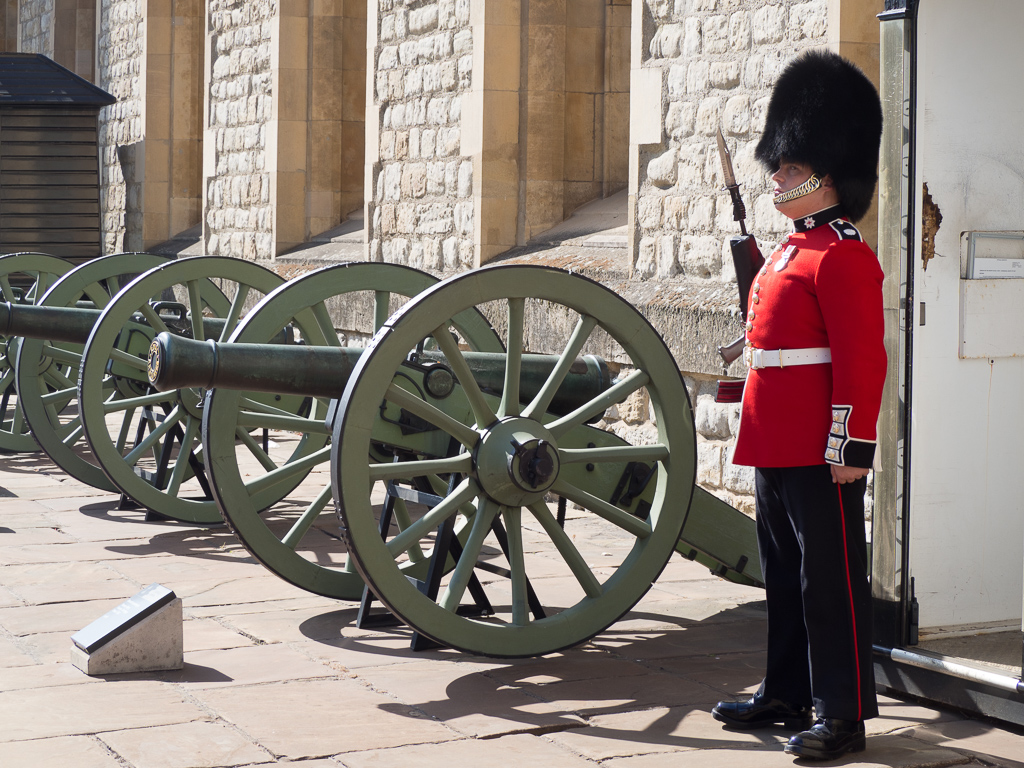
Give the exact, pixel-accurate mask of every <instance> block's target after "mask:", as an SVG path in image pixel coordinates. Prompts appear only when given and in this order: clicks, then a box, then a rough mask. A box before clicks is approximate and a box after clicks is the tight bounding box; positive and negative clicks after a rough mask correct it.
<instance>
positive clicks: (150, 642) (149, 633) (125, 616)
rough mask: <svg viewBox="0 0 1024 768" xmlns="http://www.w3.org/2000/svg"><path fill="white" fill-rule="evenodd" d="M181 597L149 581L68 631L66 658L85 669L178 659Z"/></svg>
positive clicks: (151, 668)
mask: <svg viewBox="0 0 1024 768" xmlns="http://www.w3.org/2000/svg"><path fill="white" fill-rule="evenodd" d="M183 639H184V638H183V629H182V610H181V598H180V597H176V596H175V594H174V592H172V591H171V590H169V589H167V588H166V587H164V586H162V585H160V584H150V585H149V586H148V587H146V588H145V589H144V590H142V591H141V592H138V593H137V594H135V595H133V596H132V597H130V598H128V599H127V600H125V601H124V602H123V603H121V605H119V606H117V607H116V608H114V609H112V610H110V611H108V612H107V613H105V614H103V616H101V617H100V618H98V619H96V621H94V622H92V623H91V624H90V625H89V626H87V627H85V628H84V629H81V630H79V631H78V632H76V633H75V634H74V635H72V637H71V643H72V645H71V663H72V664H74V665H75V666H76V667H78V668H79V669H80V670H82V671H83V672H85V674H87V675H109V674H118V673H124V672H155V671H158V670H164V669H181V668H182V666H183V665H184V650H183V649H184V643H183Z"/></svg>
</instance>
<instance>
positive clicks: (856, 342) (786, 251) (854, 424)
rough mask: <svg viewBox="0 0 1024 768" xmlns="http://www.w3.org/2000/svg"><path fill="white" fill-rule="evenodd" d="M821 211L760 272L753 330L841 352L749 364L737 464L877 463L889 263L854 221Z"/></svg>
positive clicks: (764, 341)
mask: <svg viewBox="0 0 1024 768" xmlns="http://www.w3.org/2000/svg"><path fill="white" fill-rule="evenodd" d="M821 213H822V214H833V215H834V211H833V210H829V211H822V212H821ZM816 215H818V214H815V215H812V216H809V217H806V218H805V219H801V220H798V221H797V222H796V225H797V230H798V231H796V232H794V233H792V234H791V235H789V236H788V237H786V238H785V239H784V240H783V241H782V242H781V243H780V244H779V246H778V248H777V249H776V250H775V252H774V253H772V255H771V256H770V257H769V258H768V260H767V261H766V262H765V265H764V267H763V268H762V269H761V270H760V272H759V273H758V275H757V278H756V280H755V281H754V285H752V286H751V289H750V310H749V312H748V315H747V333H746V339H747V344H748V345H752V346H754V347H758V348H760V349H803V348H811V347H828V348H830V350H831V354H832V362H831V364H829V363H819V364H814V365H801V366H789V367H786V368H777V367H776V368H761V369H758V370H751V371H750V372H749V374H748V375H747V381H746V386H745V388H744V393H743V410H742V416H741V420H740V431H739V435H738V437H737V439H736V449H735V452H734V454H733V459H732V460H733V462H734V463H735V464H744V465H748V466H754V467H796V466H808V465H812V464H823V463H829V464H845V465H848V466H855V467H870V466H871V464H872V459H873V456H874V450H875V440H876V435H875V425H876V422H877V420H878V409H879V407H880V405H881V401H882V385H883V383H884V382H885V370H886V356H885V348H884V346H883V341H882V337H883V326H884V320H883V314H882V269H881V267H880V266H879V264H878V258H877V257H876V256H875V254H874V253H873V252H872V250H871V249H870V248H869V247H868V246H867V245H866V244H865V243H864V241H863V239H862V238H861V235H860V232H858V231H857V228H856V227H854V226H853V225H852V224H851V223H850V222H849V221H846V220H845V219H833V220H831V221H829V220H828V218H831V217H825V216H823V217H822V220H821V222H820V223H819V222H817V221H814V218H815V216H816ZM800 230H803V231H800Z"/></svg>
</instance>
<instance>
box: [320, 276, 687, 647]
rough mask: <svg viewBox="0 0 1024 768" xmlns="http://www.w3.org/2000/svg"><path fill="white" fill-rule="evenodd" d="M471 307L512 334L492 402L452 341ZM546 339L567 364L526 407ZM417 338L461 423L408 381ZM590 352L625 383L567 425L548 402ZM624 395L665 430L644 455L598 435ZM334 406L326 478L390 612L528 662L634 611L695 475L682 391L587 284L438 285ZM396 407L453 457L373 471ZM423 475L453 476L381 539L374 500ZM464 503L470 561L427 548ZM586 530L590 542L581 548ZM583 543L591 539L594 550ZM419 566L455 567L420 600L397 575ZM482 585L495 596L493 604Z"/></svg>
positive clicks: (670, 362) (400, 318)
mask: <svg viewBox="0 0 1024 768" xmlns="http://www.w3.org/2000/svg"><path fill="white" fill-rule="evenodd" d="M472 307H479V308H481V311H483V312H484V313H485V314H486V315H488V316H489V317H491V318H492V322H494V324H495V325H496V326H497V327H504V328H505V329H507V330H506V331H505V333H506V334H507V335H506V347H507V349H508V354H507V358H506V361H505V366H504V369H505V370H504V376H505V383H504V387H503V390H502V392H503V394H502V396H501V399H500V400H499V399H498V398H497V397H493V396H491V395H489V394H488V393H486V392H484V391H482V390H481V389H480V388H479V387H478V386H476V384H475V382H474V379H473V376H472V375H471V373H470V372H469V370H468V367H469V366H468V364H467V362H466V359H465V358H464V356H463V355H462V354H461V351H460V349H459V346H458V344H457V343H456V342H455V341H454V339H453V338H452V336H451V334H450V333H448V329H449V327H450V325H451V318H452V317H453V316H454V315H455V314H457V313H458V312H461V311H465V310H466V309H469V308H472ZM543 334H546V337H547V338H548V339H556V340H558V341H557V345H558V346H559V347H560V355H559V357H558V363H557V365H555V367H554V369H553V371H552V372H551V374H550V375H549V376H548V377H547V380H546V382H545V383H544V385H543V386H542V387H541V388H540V390H539V392H538V393H537V394H536V396H535V397H533V398H532V399H531V400H530V401H529V402H528V403H527V404H525V405H524V404H521V403H520V391H521V390H520V373H519V372H520V364H521V362H522V361H523V359H524V358H523V352H524V351H525V350H527V349H528V348H532V349H533V351H544V350H538V349H537V347H540V346H541V345H542V342H541V340H540V339H541V338H542V335H543ZM425 336H430V337H432V338H433V339H435V340H436V341H437V343H438V345H439V347H440V348H441V350H442V351H443V352H444V354H445V355H446V357H447V359H448V361H449V366H450V368H451V370H452V371H453V372H454V374H455V377H456V378H457V380H458V382H459V384H460V385H461V388H462V391H463V393H464V400H465V401H466V402H467V403H468V408H467V409H465V410H468V413H467V414H466V417H465V418H464V419H461V420H460V419H458V418H455V416H453V414H455V413H457V412H458V409H456V408H454V407H452V406H448V405H446V401H445V400H444V399H440V398H434V397H432V396H429V395H428V394H425V393H424V392H423V391H422V389H420V388H418V387H416V386H413V387H410V386H409V385H408V383H407V381H408V380H409V379H410V378H411V377H412V373H411V369H410V368H409V366H408V365H407V364H406V363H405V359H406V356H407V354H408V352H409V350H410V349H413V348H416V346H417V345H418V344H419V343H420V342H421V340H422V339H423V338H424V337H425ZM549 343H550V342H549ZM584 350H587V351H590V352H593V353H600V354H602V356H603V357H604V358H605V359H606V360H610V361H613V362H614V363H616V364H618V365H619V366H620V368H619V375H618V378H617V380H616V381H615V382H614V383H613V384H612V386H611V387H610V388H609V389H607V390H605V391H604V392H603V393H602V394H600V395H597V396H594V397H592V398H590V399H589V400H588V401H586V402H585V403H584V404H583V405H580V406H578V407H576V408H575V409H574V410H572V411H571V412H569V413H568V414H565V415H562V416H558V415H554V414H552V413H550V412H549V410H550V409H549V404H550V403H551V402H552V398H553V397H554V395H555V391H556V390H557V389H558V387H559V385H560V383H561V382H562V380H563V378H564V377H565V376H566V374H567V373H568V372H569V370H570V368H572V366H573V361H574V360H575V359H576V357H577V355H578V354H580V352H581V351H584ZM442 394H444V393H442ZM382 396H383V398H384V403H383V404H382V402H381V399H382ZM631 396H632V397H634V398H635V399H636V400H637V401H639V402H640V403H643V402H644V401H645V400H647V402H648V404H649V407H650V409H651V413H652V415H653V418H654V422H655V424H656V434H648V435H647V439H646V440H644V441H643V442H644V444H638V445H630V444H629V443H627V442H626V441H625V440H623V439H621V438H619V437H618V436H616V435H615V434H613V433H612V432H611V431H610V430H608V429H602V428H599V427H600V425H601V424H602V422H597V424H596V425H594V426H590V425H588V423H587V422H588V421H592V420H594V419H596V418H600V417H602V415H603V414H605V412H606V410H607V409H608V408H609V407H610V406H612V405H614V404H615V403H619V402H622V401H624V400H626V399H627V398H629V397H631ZM524 399H525V398H524ZM631 402H632V401H631ZM340 407H341V411H340V416H339V417H338V418H337V419H336V420H335V424H334V445H333V449H334V453H333V455H332V463H331V472H332V481H333V490H334V496H335V502H336V504H337V506H338V509H339V512H340V514H341V517H342V522H343V526H344V530H345V534H346V537H347V541H348V545H349V552H350V557H351V559H352V560H353V561H354V564H355V567H356V569H357V571H358V572H359V573H360V574H361V575H362V576H363V578H364V579H365V581H366V583H367V584H368V585H369V586H370V588H371V589H372V590H373V591H374V593H375V594H376V595H377V597H378V598H379V599H380V600H381V602H383V603H384V604H385V605H386V606H387V607H388V608H389V609H390V610H391V611H392V612H393V613H394V614H396V615H397V616H398V617H399V618H401V619H402V620H403V621H404V622H406V623H407V624H408V625H409V626H410V627H412V628H413V629H415V630H416V631H418V632H420V633H421V634H423V635H425V636H426V637H429V638H431V639H433V640H435V641H437V642H439V643H441V644H443V645H447V646H451V647H453V648H457V649H461V650H465V651H469V652H472V653H479V654H484V655H491V656H502V657H518V656H532V655H539V654H545V653H549V652H553V651H556V650H559V649H561V648H565V647H568V646H572V645H575V644H577V643H580V642H582V641H584V640H587V639H589V638H590V637H592V636H594V635H595V634H597V633H599V632H601V631H602V630H604V629H605V628H607V627H608V626H609V625H611V624H612V623H613V622H614V621H616V620H617V619H618V618H619V617H621V616H622V615H623V614H624V613H626V612H627V611H628V610H629V609H630V608H631V607H632V606H633V605H635V604H636V602H637V601H638V600H639V599H640V598H641V597H642V596H643V595H644V593H645V592H646V591H647V590H648V589H649V588H650V586H651V583H652V582H653V581H654V579H655V578H656V577H657V576H658V574H659V573H660V572H661V570H662V569H663V568H664V566H665V564H666V563H667V561H668V559H669V557H670V555H671V554H672V552H673V551H674V549H675V546H676V542H677V539H678V538H679V533H680V530H681V529H682V526H683V524H684V522H685V519H686V516H687V510H688V508H689V504H690V500H691V497H692V495H693V488H694V482H695V479H696V433H695V430H694V425H693V415H692V410H691V406H690V402H689V398H688V396H687V392H686V387H685V385H684V384H683V381H682V378H681V376H680V374H679V370H678V367H677V365H676V363H675V361H674V359H673V357H672V355H671V353H670V352H669V350H668V349H667V347H666V346H665V343H664V341H663V340H662V339H661V337H660V336H659V335H658V333H657V332H656V331H655V330H654V329H653V328H652V327H651V325H650V323H649V322H648V321H647V320H646V319H645V318H644V317H643V316H642V315H641V314H640V313H639V312H638V311H637V310H636V309H634V308H633V307H632V306H631V305H630V304H629V303H628V302H626V301H625V300H623V299H622V298H621V297H619V296H618V295H617V294H615V293H613V292H612V291H610V290H608V289H607V288H605V287H603V286H601V285H600V284H598V283H596V282H594V281H591V280H589V279H587V278H584V277H581V276H579V275H573V274H570V273H567V272H563V271H561V270H556V269H549V268H541V267H524V266H497V267H488V268H484V269H480V270H475V271H473V272H469V273H466V274H463V275H459V276H457V277H453V278H450V279H448V280H446V281H444V282H442V283H440V284H438V285H437V286H435V287H434V288H432V289H430V290H428V291H426V292H425V293H423V294H421V295H420V296H419V297H417V298H416V299H414V300H413V301H411V302H409V303H408V304H406V305H405V307H403V308H402V309H401V310H399V311H398V312H397V313H396V314H395V315H393V316H392V317H391V319H390V320H389V321H388V322H387V323H386V324H385V326H384V327H383V328H381V330H380V331H379V332H378V333H377V334H376V336H375V337H374V339H373V341H372V342H371V344H370V345H369V347H368V348H367V350H366V352H365V353H364V354H363V355H362V357H361V358H360V360H359V362H358V363H357V365H356V366H355V369H354V370H353V373H352V375H351V377H350V378H349V382H348V385H347V387H346V389H345V393H344V395H343V396H342V399H341V403H340ZM399 408H400V409H403V410H405V411H407V412H410V413H412V414H413V415H415V416H417V417H419V418H420V419H422V420H423V421H424V422H427V423H429V424H431V425H433V426H434V427H436V428H437V430H439V431H440V432H441V433H445V434H446V436H448V437H449V438H450V441H449V444H454V445H455V449H454V450H450V451H449V452H448V453H447V455H445V456H441V457H438V456H431V455H423V456H414V457H412V458H410V459H409V460H406V461H396V462H395V463H393V464H374V463H373V462H370V461H368V460H367V453H368V451H369V449H370V446H371V445H372V444H373V442H374V441H375V440H376V439H379V437H378V435H379V433H380V432H381V431H386V430H384V425H382V424H381V414H382V413H384V412H386V411H387V412H392V411H394V410H397V409H399ZM439 444H441V442H440V441H438V442H436V443H435V445H439ZM638 469H640V470H641V471H640V472H639V473H638V472H637V470H638ZM426 473H449V476H450V477H453V478H454V479H455V481H457V482H455V483H453V484H454V488H453V490H452V491H451V493H449V494H448V495H447V496H446V497H445V498H444V500H442V501H441V503H439V504H437V505H436V506H434V507H433V508H432V509H430V511H429V512H427V513H425V514H423V515H422V516H421V517H419V518H418V519H416V520H415V521H411V523H410V524H408V525H405V526H403V527H402V529H401V531H400V532H398V533H395V532H394V531H393V530H390V531H389V532H388V534H387V535H386V536H385V537H382V535H381V532H380V531H379V528H378V524H377V521H376V519H375V516H374V508H373V503H372V501H371V494H370V493H368V492H367V490H368V489H370V488H372V486H373V485H374V484H375V483H382V482H386V481H387V480H389V479H391V478H394V477H411V476H412V477H414V476H417V475H419V474H426ZM641 475H642V476H643V477H645V478H646V481H645V482H640V483H639V484H638V485H637V486H636V487H635V488H634V484H633V482H632V481H630V482H628V483H626V482H625V481H626V480H628V479H630V478H639V477H640V476H641ZM640 486H642V488H641V487H640ZM627 488H628V492H626V490H625V489H627ZM634 491H635V493H634ZM553 496H561V497H564V498H566V499H568V500H569V501H570V502H572V503H573V504H574V508H573V510H572V511H571V512H570V516H569V519H567V520H566V522H565V526H564V528H563V527H562V526H561V525H559V523H558V520H557V517H556V515H555V514H553V513H552V510H551V509H550V508H549V505H548V500H549V499H551V498H552V497H553ZM467 506H468V507H469V508H471V509H473V510H474V513H473V515H472V517H473V519H472V520H471V521H469V523H468V525H469V532H468V536H467V537H466V540H465V544H464V545H463V547H462V548H461V549H462V551H461V553H459V552H456V551H455V550H449V551H448V552H444V551H442V552H440V553H434V552H433V551H432V547H433V542H434V541H435V540H437V539H436V538H435V536H436V535H439V534H435V531H443V530H444V528H443V527H442V524H443V523H446V521H450V520H451V519H452V518H453V517H459V516H461V515H463V514H464V510H465V509H466V508H467ZM577 531H579V532H583V533H586V537H585V538H583V537H581V538H579V539H574V536H575V533H576V532H577ZM503 539H504V540H503ZM577 541H579V542H584V541H586V542H598V544H597V546H598V547H600V548H599V549H597V550H596V551H595V550H594V549H592V548H588V547H586V546H583V545H582V544H581V546H577V543H576V542H577ZM428 553H429V554H428ZM423 555H426V556H427V557H429V558H431V559H433V560H435V561H437V562H440V560H441V557H445V558H457V561H458V562H457V564H456V565H455V567H454V568H451V569H446V570H445V574H444V576H443V578H441V579H440V580H439V582H438V583H436V584H435V585H434V586H436V590H432V589H429V588H428V589H425V590H421V588H420V587H419V586H418V585H416V584H413V583H411V582H410V581H409V580H408V579H407V578H406V574H405V573H404V571H403V565H404V564H405V563H406V562H407V561H409V560H412V559H415V558H417V557H422V556H423ZM476 587H480V589H482V590H483V591H484V592H485V593H490V596H488V597H487V600H486V601H481V599H480V597H479V592H480V589H476ZM470 598H472V601H470ZM485 602H486V603H489V604H490V605H489V606H486V605H485V604H484V603H485ZM482 607H483V608H487V610H479V609H481V608H482ZM474 610H477V611H478V612H477V613H476V614H475V615H474Z"/></svg>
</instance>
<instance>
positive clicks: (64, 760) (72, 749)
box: [3, 736, 123, 768]
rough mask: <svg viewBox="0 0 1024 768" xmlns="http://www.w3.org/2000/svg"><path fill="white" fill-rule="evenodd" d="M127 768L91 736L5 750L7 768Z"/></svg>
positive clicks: (24, 743)
mask: <svg viewBox="0 0 1024 768" xmlns="http://www.w3.org/2000/svg"><path fill="white" fill-rule="evenodd" d="M58 765H66V766H74V768H123V764H122V763H121V762H119V761H118V759H117V758H116V757H115V756H114V755H112V754H110V752H109V751H108V750H107V749H106V747H104V745H103V744H101V743H100V742H98V741H97V740H96V739H94V738H92V737H90V736H60V737H57V738H52V739H33V740H32V741H13V742H7V743H5V744H4V746H3V766H4V768H42V767H43V766H47V767H48V766H58Z"/></svg>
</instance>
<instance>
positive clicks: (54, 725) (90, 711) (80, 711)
mask: <svg viewBox="0 0 1024 768" xmlns="http://www.w3.org/2000/svg"><path fill="white" fill-rule="evenodd" d="M205 718H206V715H205V713H204V712H203V711H202V710H201V709H199V708H198V707H196V706H195V705H194V704H191V703H189V702H187V701H185V699H184V697H183V695H182V694H181V693H180V692H178V691H176V690H174V689H173V688H172V687H171V686H168V685H164V684H162V683H159V682H155V681H150V680H113V681H111V680H107V681H104V682H103V684H102V685H64V686H57V687H52V688H41V689H38V690H22V691H5V692H3V693H0V723H3V728H0V742H3V741H22V740H25V739H40V738H47V737H50V736H75V735H81V734H89V733H98V732H100V731H112V730H117V729H121V728H144V727H146V726H152V725H170V724H172V723H186V722H189V721H191V720H202V719H205Z"/></svg>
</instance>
